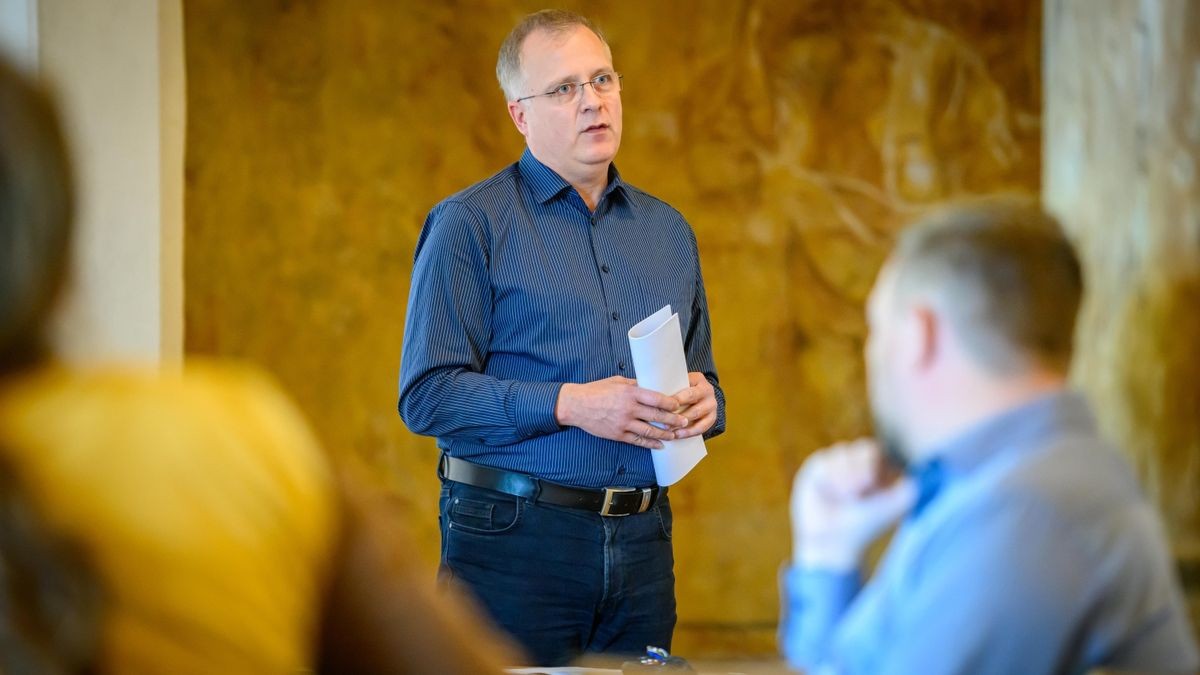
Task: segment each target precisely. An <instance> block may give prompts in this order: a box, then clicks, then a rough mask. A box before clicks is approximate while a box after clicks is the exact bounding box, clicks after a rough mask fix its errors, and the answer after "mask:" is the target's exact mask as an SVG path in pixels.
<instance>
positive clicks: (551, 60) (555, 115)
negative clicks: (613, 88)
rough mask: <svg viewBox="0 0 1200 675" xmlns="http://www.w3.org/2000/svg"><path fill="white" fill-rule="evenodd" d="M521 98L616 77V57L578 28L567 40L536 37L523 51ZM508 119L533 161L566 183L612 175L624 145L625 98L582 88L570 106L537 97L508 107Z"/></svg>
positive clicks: (539, 34)
mask: <svg viewBox="0 0 1200 675" xmlns="http://www.w3.org/2000/svg"><path fill="white" fill-rule="evenodd" d="M521 72H522V74H523V76H524V78H523V79H524V81H523V91H522V92H521V93H520V96H528V95H531V94H542V93H545V92H548V91H551V90H553V89H554V88H555V87H557V86H558V85H560V84H563V83H567V82H585V81H588V80H591V79H592V78H594V77H596V76H597V75H600V74H601V73H612V72H614V71H613V64H612V55H611V54H610V53H609V51H608V48H607V47H605V46H604V43H603V42H601V41H600V38H598V37H596V34H595V33H593V32H592V31H590V30H588V29H587V28H585V27H583V26H577V27H575V29H574V30H572V31H571V32H569V33H566V34H560V35H551V34H550V33H547V32H546V31H535V32H533V33H532V34H530V35H529V37H527V38H525V43H524V45H522V47H521ZM508 110H509V114H510V115H511V116H512V118H513V122H514V123H515V124H516V125H517V129H518V130H519V131H520V132H521V134H522V135H524V136H525V140H526V143H528V145H529V149H530V150H531V151H532V152H533V155H534V156H535V157H537V158H538V160H540V161H541V162H542V163H543V164H545V165H546V166H548V167H550V168H551V169H554V170H555V171H556V172H557V173H559V174H560V175H562V176H563V177H564V178H566V179H567V180H568V181H571V180H573V179H575V178H578V177H586V176H590V175H593V174H594V173H595V172H596V171H597V170H603V171H607V170H608V165H609V163H610V162H612V160H613V158H614V157H616V155H617V148H618V147H620V145H621V94H620V92H612V93H609V94H608V95H607V96H600V95H598V94H597V93H596V92H595V91H594V90H593V89H592V86H591V85H587V86H584V87H581V90H580V91H579V92H577V94H576V98H575V99H574V100H573V101H570V102H558V101H556V100H554V98H553V97H550V96H538V97H536V98H531V99H528V100H525V101H522V102H520V103H514V102H511V101H510V102H509V104H508Z"/></svg>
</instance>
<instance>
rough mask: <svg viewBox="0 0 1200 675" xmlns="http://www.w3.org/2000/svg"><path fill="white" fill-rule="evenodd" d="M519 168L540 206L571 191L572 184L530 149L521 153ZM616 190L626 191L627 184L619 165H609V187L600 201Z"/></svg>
mask: <svg viewBox="0 0 1200 675" xmlns="http://www.w3.org/2000/svg"><path fill="white" fill-rule="evenodd" d="M517 168H518V170H519V171H520V172H521V176H522V177H523V178H524V179H525V181H526V182H527V183H528V184H529V189H530V190H531V191H532V192H533V198H534V199H536V200H537V201H538V203H539V204H545V203H546V202H548V201H550V200H551V199H554V198H555V197H557V196H559V195H560V194H562V193H563V191H565V190H568V189H571V184H570V183H568V182H567V181H566V179H564V178H563V177H562V176H560V175H558V174H557V173H555V171H554V169H551V168H550V167H548V166H546V165H545V164H542V162H541V160H539V159H538V158H537V157H534V156H533V153H532V152H531V151H530V150H529V148H528V147H526V148H525V152H523V153H521V161H519V162H518V163H517ZM615 190H621V191H624V190H625V183H624V181H622V180H621V173H620V172H619V171H617V165H616V164H613V163H609V165H608V187H606V188H605V189H604V194H603V195H601V196H600V201H604V200H605V199H606V198H607V197H608V196H609V195H610V194H612V193H613V191H615Z"/></svg>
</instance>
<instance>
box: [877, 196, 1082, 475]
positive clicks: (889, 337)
mask: <svg viewBox="0 0 1200 675" xmlns="http://www.w3.org/2000/svg"><path fill="white" fill-rule="evenodd" d="M1082 292H1083V280H1082V275H1081V271H1080V266H1079V261H1078V259H1077V258H1076V256H1075V252H1074V249H1073V248H1072V246H1071V244H1070V242H1069V241H1068V240H1067V238H1066V236H1065V234H1064V233H1063V231H1062V228H1061V226H1060V225H1059V224H1058V222H1057V221H1056V220H1055V219H1054V218H1053V217H1052V216H1050V215H1048V214H1047V213H1045V212H1044V211H1043V210H1041V209H1040V208H1039V207H1038V206H1037V205H1036V204H1035V203H1033V202H1031V201H1026V200H1022V199H1017V198H993V199H988V200H980V201H976V202H970V203H964V204H960V205H957V206H953V207H950V208H947V209H945V210H943V211H940V212H938V213H936V214H934V215H932V216H930V217H928V218H926V219H924V220H922V221H920V222H918V223H916V224H915V225H913V226H911V227H910V228H909V229H907V230H906V231H905V232H904V233H903V234H902V235H901V237H900V240H899V243H898V245H897V247H896V249H895V251H894V252H893V254H892V256H891V257H890V258H889V259H888V261H887V262H886V263H885V265H884V267H883V269H882V270H881V271H880V273H879V277H878V279H877V281H876V284H875V288H874V290H873V291H872V293H871V297H870V300H869V301H868V308H867V316H868V323H869V325H870V336H869V338H868V341H867V346H866V357H867V370H868V380H869V388H870V397H871V408H872V412H873V414H874V416H875V418H876V427H877V429H876V431H877V434H878V435H879V437H880V439H881V441H882V442H884V443H885V445H887V446H888V447H889V448H891V449H892V450H895V451H899V452H900V454H901V455H903V456H904V457H905V458H906V459H908V460H910V461H911V460H920V459H922V454H923V453H924V452H925V451H927V450H929V449H931V448H930V446H931V445H934V444H936V443H938V442H940V441H943V440H946V439H948V438H949V437H950V436H952V435H954V434H956V433H959V432H961V431H962V430H963V429H964V428H966V427H967V426H969V425H971V424H973V423H975V422H977V421H980V420H982V419H984V418H986V417H988V416H989V415H992V414H995V413H997V412H999V411H1001V410H1004V409H1007V408H1009V407H1012V406H1014V405H1017V404H1019V403H1021V402H1024V401H1027V400H1030V399H1032V398H1034V397H1037V396H1040V395H1042V394H1044V393H1048V392H1050V391H1054V390H1057V389H1061V388H1062V387H1063V385H1064V383H1065V378H1066V375H1067V370H1068V368H1069V365H1070V361H1071V353H1072V345H1073V337H1074V331H1075V317H1076V314H1077V312H1078V309H1079V304H1080V300H1081V296H1082Z"/></svg>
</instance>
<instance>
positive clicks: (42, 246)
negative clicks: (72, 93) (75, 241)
mask: <svg viewBox="0 0 1200 675" xmlns="http://www.w3.org/2000/svg"><path fill="white" fill-rule="evenodd" d="M73 203H74V202H73V197H72V186H71V171H70V166H69V162H68V160H67V153H66V149H65V146H64V143H63V136H62V132H61V128H60V126H59V123H58V116H57V115H56V113H55V111H54V107H53V105H52V104H51V102H50V100H49V99H48V97H47V96H46V95H45V94H44V93H43V92H42V91H41V90H40V89H39V88H38V87H36V86H35V85H33V84H31V83H30V82H29V81H28V80H27V79H25V78H24V77H22V76H21V75H19V74H18V73H17V72H16V71H15V70H14V69H13V68H12V67H11V66H10V65H8V64H7V63H4V62H3V61H0V373H4V372H9V371H12V370H15V369H17V368H21V367H23V366H27V365H30V364H31V363H33V362H36V361H37V360H38V359H39V358H41V357H42V355H43V352H44V349H43V336H44V326H45V323H46V320H47V318H48V316H49V314H50V310H51V309H52V308H53V306H54V302H55V300H56V299H57V297H58V293H59V290H60V288H61V287H62V284H63V279H64V277H65V275H66V269H67V259H68V251H69V243H70V234H71V217H72V209H73Z"/></svg>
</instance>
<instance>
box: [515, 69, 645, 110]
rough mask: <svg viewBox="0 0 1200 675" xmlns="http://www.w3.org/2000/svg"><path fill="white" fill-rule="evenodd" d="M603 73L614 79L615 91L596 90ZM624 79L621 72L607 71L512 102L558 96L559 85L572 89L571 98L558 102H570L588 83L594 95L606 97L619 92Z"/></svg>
mask: <svg viewBox="0 0 1200 675" xmlns="http://www.w3.org/2000/svg"><path fill="white" fill-rule="evenodd" d="M605 75H609V76H611V77H613V78H615V79H616V81H617V88H616V90H615V91H612V92H606V93H600V92H599V91H596V80H598V79H600V78H602V77H604V76H605ZM624 79H625V76H624V75H622V74H621V73H618V72H616V71H609V72H606V73H600V74H599V75H597V76H595V77H593V78H592V79H590V80H584V81H583V82H563V83H561V84H559V85H557V86H555V87H554V89H553V90H551V91H548V92H546V93H544V94H530V95H529V96H522V97H521V98H518V99H516V100H515V101H513V103H520V102H521V101H528V100H529V99H531V98H542V97H543V96H558V95H559V94H558V89H559V88H560V87H566V86H570V87H571V88H572V89H571V91H572V94H571V98H569V99H563V100H562V101H559V102H560V103H571V102H573V101H576V100H578V97H580V96H582V95H583V87H584V85H588V84H590V85H592V92H593V93H595V94H596V96H599V97H600V98H607V97H608V96H609V95H611V94H614V93H615V94H619V93H621V81H622V80H624ZM574 92H578V93H574Z"/></svg>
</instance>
